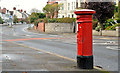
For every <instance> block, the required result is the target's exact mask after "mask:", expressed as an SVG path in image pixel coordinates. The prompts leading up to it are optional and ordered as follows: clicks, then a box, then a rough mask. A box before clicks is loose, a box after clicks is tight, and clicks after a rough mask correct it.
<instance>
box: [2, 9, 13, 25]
mask: <svg viewBox="0 0 120 73" xmlns="http://www.w3.org/2000/svg"><path fill="white" fill-rule="evenodd" d="M0 16H1V18H2V19H3V21H4V22H6V23H7V22H9V17H10V16H11V18H13V17H12V15H11V11H9V10H7V9H6V8H3V9H1V7H0Z"/></svg>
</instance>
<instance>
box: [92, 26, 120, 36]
mask: <svg viewBox="0 0 120 73" xmlns="http://www.w3.org/2000/svg"><path fill="white" fill-rule="evenodd" d="M93 35H99V36H119V37H120V27H116V30H102V31H99V32H98V31H95V30H93Z"/></svg>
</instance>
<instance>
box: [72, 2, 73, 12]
mask: <svg viewBox="0 0 120 73" xmlns="http://www.w3.org/2000/svg"><path fill="white" fill-rule="evenodd" d="M72 10H73V2H72Z"/></svg>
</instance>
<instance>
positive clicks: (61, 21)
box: [44, 18, 76, 23]
mask: <svg viewBox="0 0 120 73" xmlns="http://www.w3.org/2000/svg"><path fill="white" fill-rule="evenodd" d="M44 22H45V23H73V22H76V19H75V18H55V19H48V18H45V19H44Z"/></svg>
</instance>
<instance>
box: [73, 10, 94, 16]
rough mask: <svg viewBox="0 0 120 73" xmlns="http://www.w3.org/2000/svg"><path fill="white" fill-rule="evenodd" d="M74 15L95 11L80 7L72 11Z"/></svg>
mask: <svg viewBox="0 0 120 73" xmlns="http://www.w3.org/2000/svg"><path fill="white" fill-rule="evenodd" d="M74 13H75V14H76V15H82V14H94V13H95V11H94V10H91V9H80V10H76V11H75V12H74Z"/></svg>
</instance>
